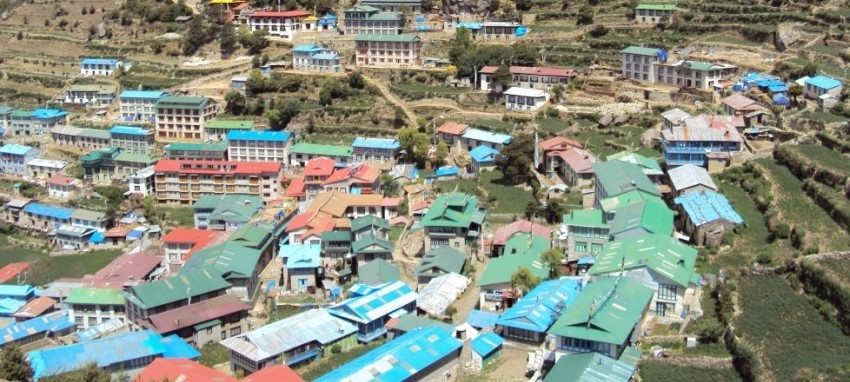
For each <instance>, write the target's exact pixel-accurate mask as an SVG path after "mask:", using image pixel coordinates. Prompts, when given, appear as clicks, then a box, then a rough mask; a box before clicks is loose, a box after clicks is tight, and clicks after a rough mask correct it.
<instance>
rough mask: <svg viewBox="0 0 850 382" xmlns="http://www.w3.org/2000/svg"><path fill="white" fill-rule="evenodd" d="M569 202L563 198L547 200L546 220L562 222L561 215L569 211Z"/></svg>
mask: <svg viewBox="0 0 850 382" xmlns="http://www.w3.org/2000/svg"><path fill="white" fill-rule="evenodd" d="M568 209H569V208H567V202H566V201H565V200H564V199H562V198H557V197H556V198H549V200H548V201H547V202H546V214H547V217H546V221H548V222H549V223H553V224H554V223H560V222H561V217H562V216H564V214H565V213H567V211H568Z"/></svg>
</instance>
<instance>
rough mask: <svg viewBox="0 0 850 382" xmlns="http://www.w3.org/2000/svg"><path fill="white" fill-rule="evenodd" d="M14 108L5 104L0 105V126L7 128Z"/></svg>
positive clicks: (10, 123) (10, 122)
mask: <svg viewBox="0 0 850 382" xmlns="http://www.w3.org/2000/svg"><path fill="white" fill-rule="evenodd" d="M13 111H15V108H13V107H10V106H5V105H0V128H2V129H4V130H5V129H8V128H9V126H11V125H12V112H13Z"/></svg>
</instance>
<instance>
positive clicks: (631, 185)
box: [592, 160, 661, 197]
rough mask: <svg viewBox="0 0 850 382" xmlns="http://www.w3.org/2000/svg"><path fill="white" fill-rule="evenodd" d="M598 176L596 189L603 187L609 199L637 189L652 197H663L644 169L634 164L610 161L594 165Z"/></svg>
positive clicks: (594, 170)
mask: <svg viewBox="0 0 850 382" xmlns="http://www.w3.org/2000/svg"><path fill="white" fill-rule="evenodd" d="M592 167H593V172H594V174H596V187H602V189H603V190H605V193H604V194H605V195H607V196H608V197H611V196H616V195H620V194H623V193H625V192H628V191H631V190H634V189H637V190H641V191H643V192H646V193H649V194H651V195H656V196H661V192H660V191H658V187H657V186H656V185H655V184H654V183H652V181H651V180H650V179H649V177H647V176H646V174H645V173H644V172H643V169H642V168H641V167H640V166H638V165H636V164H634V163H629V162H625V161H620V160H609V161H607V162H602V163H594V164H593V166H592Z"/></svg>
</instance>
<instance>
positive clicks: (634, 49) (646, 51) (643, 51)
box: [620, 46, 658, 56]
mask: <svg viewBox="0 0 850 382" xmlns="http://www.w3.org/2000/svg"><path fill="white" fill-rule="evenodd" d="M620 53H626V54H639V55H641V56H657V55H658V49H657V48H644V47H640V46H630V47H628V48H626V49H623V50H621V51H620Z"/></svg>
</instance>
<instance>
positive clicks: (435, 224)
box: [421, 192, 486, 252]
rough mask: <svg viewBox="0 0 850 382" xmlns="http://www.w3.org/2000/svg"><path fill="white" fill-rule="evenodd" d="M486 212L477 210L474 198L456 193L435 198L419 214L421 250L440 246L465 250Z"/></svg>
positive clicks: (479, 231) (479, 228)
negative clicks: (423, 232)
mask: <svg viewBox="0 0 850 382" xmlns="http://www.w3.org/2000/svg"><path fill="white" fill-rule="evenodd" d="M485 216H486V213H485V212H484V211H483V210H481V209H479V206H478V198H476V197H474V196H472V195H467V194H464V193H460V192H453V193H450V194H444V195H440V196H439V197H437V199H435V200H434V202H433V203H431V208H429V209H428V212H426V213H425V216H423V217H422V221H421V224H422V226H423V227H425V236H427V237H426V239H425V252H428V251H430V250H432V249H436V248H440V247H452V248H455V249H457V250H460V251H465V250H466V246H467V242H468V241H471V240H474V239H475V238H476V237H478V236H479V235H480V234H481V225H482V224H484V217H485Z"/></svg>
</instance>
